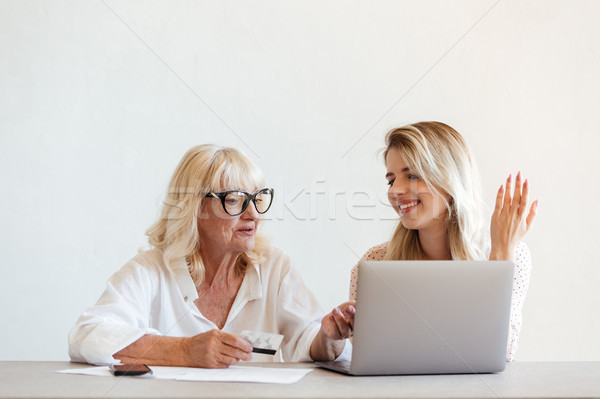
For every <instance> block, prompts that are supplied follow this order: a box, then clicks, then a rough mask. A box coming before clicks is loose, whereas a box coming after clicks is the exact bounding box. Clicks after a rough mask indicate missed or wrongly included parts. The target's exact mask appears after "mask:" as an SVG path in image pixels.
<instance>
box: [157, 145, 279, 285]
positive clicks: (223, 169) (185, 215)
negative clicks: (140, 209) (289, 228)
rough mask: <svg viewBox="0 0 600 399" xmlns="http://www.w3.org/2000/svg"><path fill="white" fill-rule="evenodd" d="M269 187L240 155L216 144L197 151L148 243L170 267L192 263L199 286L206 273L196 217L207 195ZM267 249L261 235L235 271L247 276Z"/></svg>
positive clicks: (183, 166)
mask: <svg viewBox="0 0 600 399" xmlns="http://www.w3.org/2000/svg"><path fill="white" fill-rule="evenodd" d="M264 184H265V183H264V177H263V174H262V172H261V170H260V169H259V168H258V167H257V166H256V165H255V164H254V162H252V161H251V160H250V159H249V158H248V157H247V156H245V155H244V154H242V153H241V152H240V151H238V150H236V149H234V148H229V147H219V146H216V145H212V144H204V145H199V146H196V147H193V148H191V149H190V150H189V151H188V152H187V153H186V154H185V155H184V156H183V158H182V159H181V161H180V162H179V165H177V168H176V169H175V172H174V173H173V176H172V177H171V181H170V183H169V188H168V191H167V195H166V198H165V201H164V205H163V207H162V211H161V216H160V218H159V219H158V221H156V223H154V224H153V225H152V226H151V227H150V228H149V229H148V230H147V231H146V235H147V236H148V242H149V243H150V245H152V246H153V247H154V248H156V249H159V250H160V251H162V253H163V259H164V261H165V263H166V264H167V265H170V264H172V263H174V262H180V261H187V264H188V269H189V272H190V275H191V276H192V279H193V280H194V284H195V285H196V287H198V286H199V285H200V284H201V283H202V281H203V280H204V274H205V270H204V264H203V262H202V256H201V254H200V251H199V232H198V227H197V225H198V221H197V218H198V214H199V212H200V208H201V206H202V202H203V201H204V198H205V196H206V194H208V193H210V192H221V191H226V190H231V189H239V188H241V187H244V186H250V187H252V186H253V187H255V188H262V187H263V186H264ZM250 206H252V204H250ZM267 248H268V244H267V240H266V238H265V237H264V236H263V235H261V234H259V233H258V232H257V234H256V237H255V247H254V249H252V250H250V251H246V252H244V253H242V254H241V255H240V256H239V257H238V259H237V260H236V264H235V268H236V272H237V273H239V274H243V273H244V272H245V270H246V268H247V267H248V265H250V264H257V263H259V262H260V261H261V260H262V259H263V258H262V254H263V253H264V252H265V251H266V250H267Z"/></svg>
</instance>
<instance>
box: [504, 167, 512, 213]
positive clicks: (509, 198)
mask: <svg viewBox="0 0 600 399" xmlns="http://www.w3.org/2000/svg"><path fill="white" fill-rule="evenodd" d="M511 202H512V175H508V179H506V192H505V193H504V204H503V208H504V209H510V203H511Z"/></svg>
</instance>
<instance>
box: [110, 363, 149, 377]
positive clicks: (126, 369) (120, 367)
mask: <svg viewBox="0 0 600 399" xmlns="http://www.w3.org/2000/svg"><path fill="white" fill-rule="evenodd" d="M109 367H110V371H111V372H112V373H113V374H114V375H116V376H121V375H144V374H152V370H150V367H148V366H146V365H145V364H112V365H110V366H109Z"/></svg>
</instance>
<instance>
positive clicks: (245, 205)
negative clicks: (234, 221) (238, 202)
mask: <svg viewBox="0 0 600 399" xmlns="http://www.w3.org/2000/svg"><path fill="white" fill-rule="evenodd" d="M264 192H268V193H269V194H271V203H270V204H269V206H268V207H267V209H265V210H264V211H263V212H261V211H259V210H258V207H257V206H256V197H257V196H258V195H259V194H261V193H264ZM231 193H242V194H244V195H246V199H245V200H244V203H243V204H242V210H241V211H240V212H239V213H235V214H231V213H229V211H228V210H227V207H226V206H225V197H227V195H228V194H231ZM274 196H275V190H273V189H272V188H263V189H262V190H258V191H257V192H255V193H254V194H250V193H248V192H246V191H244V190H229V191H223V192H222V193H208V194H206V198H211V197H213V198H218V199H220V200H221V205H222V206H223V210H224V211H225V213H227V214H228V215H229V216H239V215H241V214H242V213H244V212H246V209H247V208H248V205H249V204H250V202H251V201H252V203H253V204H254V209H256V212H258V213H259V214H261V215H262V214H265V213H267V212H268V211H269V209H271V205H273V197H274Z"/></svg>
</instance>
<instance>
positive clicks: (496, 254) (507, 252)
mask: <svg viewBox="0 0 600 399" xmlns="http://www.w3.org/2000/svg"><path fill="white" fill-rule="evenodd" d="M490 260H512V261H514V260H515V251H514V249H511V248H508V247H504V248H494V247H492V251H491V252H490Z"/></svg>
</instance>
